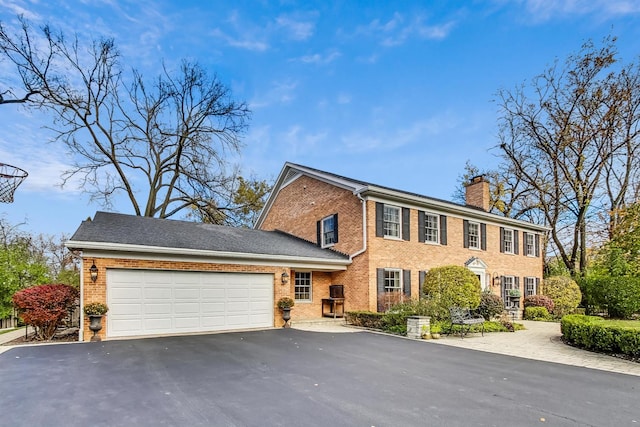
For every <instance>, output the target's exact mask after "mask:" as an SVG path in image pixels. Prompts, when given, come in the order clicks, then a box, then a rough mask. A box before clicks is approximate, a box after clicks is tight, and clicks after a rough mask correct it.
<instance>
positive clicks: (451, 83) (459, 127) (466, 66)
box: [0, 0, 640, 235]
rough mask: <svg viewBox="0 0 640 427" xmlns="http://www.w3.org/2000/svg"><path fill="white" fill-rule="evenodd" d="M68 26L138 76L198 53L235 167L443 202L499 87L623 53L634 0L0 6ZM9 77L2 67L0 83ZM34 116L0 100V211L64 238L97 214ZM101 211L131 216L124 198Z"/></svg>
mask: <svg viewBox="0 0 640 427" xmlns="http://www.w3.org/2000/svg"><path fill="white" fill-rule="evenodd" d="M16 14H24V16H25V17H26V18H27V19H29V20H30V21H32V22H33V23H35V24H37V25H41V24H44V23H49V24H51V25H52V26H53V27H56V28H59V29H61V30H62V31H64V32H65V33H67V34H69V35H71V34H73V33H74V32H77V33H78V34H79V35H81V36H82V37H88V38H100V37H103V36H107V37H113V38H114V39H115V41H116V44H117V46H118V47H119V48H120V50H121V52H122V54H123V58H122V63H123V64H124V65H125V66H126V67H135V68H137V69H139V70H141V71H142V72H143V73H144V74H145V75H148V76H149V77H152V76H154V75H156V74H157V70H158V69H159V67H160V66H161V64H162V62H163V61H164V62H165V63H166V64H168V66H169V67H171V66H175V65H176V64H178V63H179V61H180V60H181V59H182V58H189V59H193V60H197V61H198V62H199V63H200V64H201V65H203V66H204V67H206V68H207V69H208V70H209V71H211V72H215V73H217V74H218V76H219V78H220V79H221V80H222V81H223V82H225V83H226V84H227V85H228V86H229V87H230V88H231V89H232V91H233V94H234V96H235V97H236V98H237V99H243V100H246V101H247V102H248V103H249V106H250V108H251V110H252V111H253V115H252V120H251V124H250V127H249V130H248V132H247V134H246V135H245V136H244V138H243V144H244V148H243V150H242V154H241V156H239V157H238V159H237V161H238V163H239V164H240V166H241V168H242V171H243V173H244V174H245V175H253V176H255V177H257V178H262V179H268V180H273V179H275V178H276V177H277V175H278V173H279V172H280V170H281V168H282V166H283V164H284V162H286V161H291V162H295V163H300V164H304V165H307V166H312V167H316V168H319V169H322V170H326V171H329V172H334V173H337V174H341V175H345V176H348V177H351V178H355V179H360V180H365V181H370V182H373V183H376V184H380V185H385V186H390V187H394V188H398V189H402V190H407V191H412V192H417V193H421V194H425V195H429V196H433V197H438V198H442V199H451V196H452V194H453V192H454V190H455V187H456V181H457V178H458V176H459V175H460V174H461V173H462V172H463V169H464V165H465V162H466V161H467V160H469V161H471V162H472V163H474V164H476V165H478V166H481V167H493V166H495V165H496V163H497V159H496V157H495V154H496V153H495V152H494V151H492V150H491V148H492V147H493V146H494V145H495V144H496V141H497V139H496V134H497V126H496V124H497V106H496V105H495V104H494V103H493V102H492V99H493V98H494V95H495V93H496V91H497V90H498V89H500V88H513V87H515V86H516V85H518V84H520V83H522V82H524V81H525V80H527V79H531V78H532V77H534V76H535V75H537V74H539V73H541V72H542V71H543V70H544V69H545V68H546V67H547V66H548V65H550V64H551V63H552V62H553V61H554V60H555V59H556V58H559V59H561V60H564V59H565V58H566V56H567V55H568V54H570V53H573V52H577V51H578V49H579V48H580V46H581V45H582V43H583V42H584V41H586V40H588V39H593V40H594V41H596V42H599V41H600V40H601V39H602V38H603V37H605V36H607V35H609V34H611V35H614V36H616V37H618V43H617V45H618V49H619V51H620V56H621V57H622V59H623V60H624V61H625V62H631V61H635V60H636V59H637V57H638V55H639V54H640V25H639V24H640V2H638V1H635V0H555V1H550V0H511V1H509V0H486V1H479V0H478V1H420V2H418V1H415V2H413V1H397V2H391V1H389V2H371V1H342V2H333V1H317V2H311V1H304V2H295V1H288V0H282V1H243V0H236V1H227V2H223V1H195V0H181V1H179V2H178V1H168V0H166V1H145V0H135V1H118V0H103V1H100V0H94V1H89V0H85V1H66V2H65V1H56V0H48V1H42V0H33V1H30V0H25V1H21V0H0V20H1V21H2V22H3V23H4V24H5V25H14V24H15V17H16ZM14 78H15V76H14V75H12V73H11V68H9V67H8V64H6V63H3V62H2V61H0V88H3V87H6V86H7V85H10V84H11V83H12V81H13V79H14ZM48 124H49V122H48V119H47V117H46V116H42V115H39V114H36V113H33V112H29V111H27V110H25V109H23V108H20V107H16V106H15V105H2V106H0V162H3V163H9V164H13V165H16V166H19V167H22V168H23V169H26V170H27V171H28V172H29V177H28V178H27V180H26V181H25V182H24V183H23V184H22V185H21V187H20V188H19V189H18V190H17V192H16V196H15V202H14V203H13V204H0V215H3V216H4V218H5V219H7V220H8V221H9V222H10V223H12V224H17V223H24V225H23V226H22V227H21V229H22V230H25V231H30V232H34V233H46V234H55V235H58V234H61V233H66V234H71V233H73V232H74V231H75V229H76V228H77V226H78V225H79V224H80V222H81V221H82V220H84V219H86V218H87V217H89V216H93V214H94V213H95V212H96V211H97V210H101V209H102V207H101V206H100V205H98V204H96V203H90V201H89V197H88V196H87V195H86V194H83V193H82V192H81V191H80V189H79V188H77V185H75V184H74V183H71V184H69V185H67V186H65V187H64V188H60V186H59V183H60V174H61V171H62V170H64V169H66V167H67V166H66V165H68V164H69V163H70V161H71V159H70V158H69V156H68V154H67V153H66V152H65V149H64V148H63V147H62V146H60V145H57V144H54V143H52V142H50V140H51V134H50V133H49V132H48V131H47V130H46V129H44V127H43V126H44V125H48ZM113 210H116V211H119V212H123V213H132V209H131V207H130V206H129V205H128V204H126V203H117V204H116V205H115V206H114V208H113Z"/></svg>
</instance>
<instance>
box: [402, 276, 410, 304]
mask: <svg viewBox="0 0 640 427" xmlns="http://www.w3.org/2000/svg"><path fill="white" fill-rule="evenodd" d="M402 288H403V290H404V296H405V297H407V298H411V270H402Z"/></svg>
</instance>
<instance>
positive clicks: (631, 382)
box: [0, 329, 640, 427]
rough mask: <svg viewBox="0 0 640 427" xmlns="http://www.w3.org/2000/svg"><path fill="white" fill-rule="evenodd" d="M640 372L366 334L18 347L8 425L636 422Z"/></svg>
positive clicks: (8, 370)
mask: <svg viewBox="0 0 640 427" xmlns="http://www.w3.org/2000/svg"><path fill="white" fill-rule="evenodd" d="M638 396H640V378H638V377H636V376H630V375H623V374H617V373H610V372H604V371H597V370H591V369H586V368H579V367H573V366H566V365H560V364H553V363H547V362H539V361H534V360H529V359H521V358H515V357H511V356H504V355H498V354H490V353H485V352H478V351H473V350H468V349H461V348H455V347H449V346H442V345H437V344H431V343H429V342H424V341H411V340H406V339H401V338H396V337H390V336H385V335H380V334H373V333H368V332H358V333H349V334H330V333H319V332H308V331H301V330H295V329H282V330H267V331H253V332H239V333H229V334H215V335H200V336H185V337H169V338H154V339H139V340H126V341H108V342H103V343H78V344H67V345H53V346H28V347H21V348H15V349H12V350H10V351H7V352H5V353H3V354H1V355H0V424H2V425H7V426H278V425H286V426H327V425H339V426H347V425H348V426H366V427H370V426H377V427H381V426H470V425H473V426H493V425H498V426H534V425H544V424H546V425H550V426H577V425H589V426H614V425H615V426H625V425H639V423H640V407H639V406H638Z"/></svg>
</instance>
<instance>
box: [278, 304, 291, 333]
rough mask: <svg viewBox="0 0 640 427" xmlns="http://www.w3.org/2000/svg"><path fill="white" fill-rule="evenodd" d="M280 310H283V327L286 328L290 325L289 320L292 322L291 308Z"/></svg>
mask: <svg viewBox="0 0 640 427" xmlns="http://www.w3.org/2000/svg"><path fill="white" fill-rule="evenodd" d="M280 310H282V320H284V325H282V327H283V328H286V327H287V325H289V320H291V307H286V308H281V309H280ZM289 327H290V326H289Z"/></svg>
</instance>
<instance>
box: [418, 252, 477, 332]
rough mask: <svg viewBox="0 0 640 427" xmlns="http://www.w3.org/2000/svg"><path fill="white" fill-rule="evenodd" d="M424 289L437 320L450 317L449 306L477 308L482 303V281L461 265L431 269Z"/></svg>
mask: <svg viewBox="0 0 640 427" xmlns="http://www.w3.org/2000/svg"><path fill="white" fill-rule="evenodd" d="M422 291H423V293H424V294H425V295H426V296H427V299H428V300H429V301H430V304H432V305H433V313H432V317H433V318H434V319H437V320H438V319H446V318H448V317H449V307H453V306H457V307H465V308H470V309H476V308H478V305H480V294H481V287H480V281H479V280H478V278H477V277H476V275H475V274H473V273H472V272H471V271H470V270H469V269H467V268H464V267H462V266H459V265H449V266H444V267H436V268H432V269H431V270H429V272H427V274H426V275H425V279H424V283H423V284H422Z"/></svg>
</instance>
